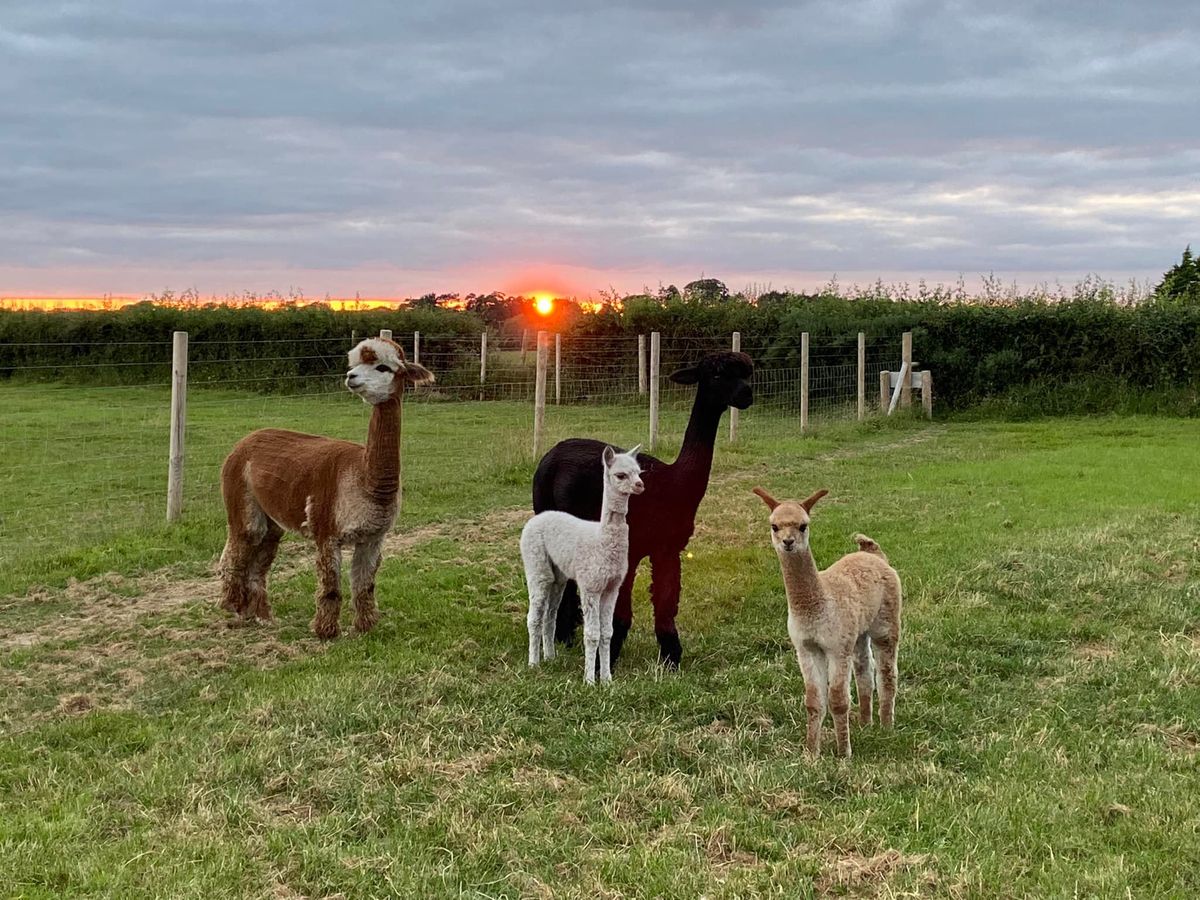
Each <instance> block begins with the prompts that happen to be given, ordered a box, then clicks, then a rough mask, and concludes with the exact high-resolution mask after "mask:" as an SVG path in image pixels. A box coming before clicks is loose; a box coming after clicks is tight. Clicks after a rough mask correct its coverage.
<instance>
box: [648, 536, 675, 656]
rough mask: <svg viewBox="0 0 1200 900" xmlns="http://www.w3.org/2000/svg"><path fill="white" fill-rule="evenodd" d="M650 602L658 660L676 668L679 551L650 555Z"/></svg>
mask: <svg viewBox="0 0 1200 900" xmlns="http://www.w3.org/2000/svg"><path fill="white" fill-rule="evenodd" d="M650 566H651V581H650V602H651V604H653V606H654V636H655V637H656V638H658V661H659V662H660V663H662V665H663V666H664V667H666V668H668V669H678V668H679V663H680V662H681V661H682V659H683V647H682V646H681V645H680V643H679V633H678V632H677V631H676V630H675V616H676V614H677V613H678V612H679V591H680V575H681V572H680V568H679V554H678V553H676V552H673V551H668V552H666V553H660V554H657V555H652V556H651V557H650Z"/></svg>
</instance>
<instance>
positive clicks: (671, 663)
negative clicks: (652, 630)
mask: <svg viewBox="0 0 1200 900" xmlns="http://www.w3.org/2000/svg"><path fill="white" fill-rule="evenodd" d="M655 637H657V638H658V662H659V664H660V665H661V666H662V667H663V668H664V669H667V670H669V671H672V672H674V671H676V670H678V669H679V664H680V663H681V662H682V661H683V646H682V645H681V644H680V643H679V635H678V634H675V633H674V632H669V633H668V632H663V633H660V634H656V635H655Z"/></svg>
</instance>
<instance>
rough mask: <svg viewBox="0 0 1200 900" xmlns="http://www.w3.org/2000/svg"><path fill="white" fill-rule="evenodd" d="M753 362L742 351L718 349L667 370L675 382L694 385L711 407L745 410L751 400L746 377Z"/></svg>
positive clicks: (749, 377)
mask: <svg viewBox="0 0 1200 900" xmlns="http://www.w3.org/2000/svg"><path fill="white" fill-rule="evenodd" d="M753 375H754V362H753V361H752V360H751V359H750V357H749V356H747V355H746V354H745V353H740V352H735V351H732V350H722V351H720V352H719V353H709V354H707V355H706V356H705V357H704V358H702V359H701V360H700V362H698V363H696V365H694V366H689V367H687V368H685V369H679V370H678V371H675V372H672V373H671V380H672V381H673V382H675V383H676V384H696V385H699V388H698V391H699V394H700V396H701V397H703V398H705V399H706V400H708V401H709V402H711V404H712V405H713V406H714V407H715V408H720V409H724V408H725V407H727V406H732V407H734V408H735V409H745V408H746V407H748V406H749V405H750V404H751V403H753V402H754V388H752V387H751V386H750V379H751V378H752V377H753Z"/></svg>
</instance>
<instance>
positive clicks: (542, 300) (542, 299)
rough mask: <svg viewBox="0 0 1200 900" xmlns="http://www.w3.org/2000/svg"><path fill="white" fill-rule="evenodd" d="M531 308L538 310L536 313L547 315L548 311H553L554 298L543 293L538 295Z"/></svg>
mask: <svg viewBox="0 0 1200 900" xmlns="http://www.w3.org/2000/svg"><path fill="white" fill-rule="evenodd" d="M533 308H534V309H536V310H537V311H538V315H541V316H548V315H550V313H552V312H554V298H553V297H548V296H546V295H544V294H542V295H539V296H538V297H537V298H536V299H535V300H534V301H533Z"/></svg>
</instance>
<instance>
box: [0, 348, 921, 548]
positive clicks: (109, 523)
mask: <svg viewBox="0 0 1200 900" xmlns="http://www.w3.org/2000/svg"><path fill="white" fill-rule="evenodd" d="M533 337H534V336H533V335H530V336H529V338H530V339H531V340H527V341H524V342H523V341H522V340H521V335H520V334H511V333H492V334H487V333H483V334H465V335H464V334H451V335H427V334H420V335H419V336H418V335H417V334H416V333H402V334H399V335H397V336H396V338H395V339H396V340H397V342H398V343H401V345H404V344H407V343H408V341H409V339H411V340H412V341H413V343H412V344H411V345H409V346H412V347H413V351H414V353H413V355H414V357H415V356H416V354H417V353H418V352H419V353H420V358H421V363H422V364H423V365H425V366H426V367H428V368H429V369H430V370H432V371H433V372H434V373H435V375H436V376H437V382H436V383H435V384H433V385H430V386H428V387H422V389H421V390H420V391H416V392H411V393H410V394H409V395H408V397H407V401H410V402H411V405H410V404H407V403H406V409H407V410H409V412H408V413H406V420H405V434H404V441H405V448H406V451H405V452H414V451H412V450H410V448H414V447H419V448H421V450H420V451H416V452H422V453H428V452H432V453H437V454H440V455H441V456H442V457H443V458H445V457H446V456H450V457H452V460H453V463H454V465H456V466H460V468H461V470H462V471H481V470H483V471H493V470H496V471H507V470H506V468H505V467H511V466H512V465H515V464H527V462H528V460H529V456H530V449H531V445H532V447H533V454H534V456H535V457H536V455H537V454H538V453H541V452H544V451H545V449H546V448H547V447H548V446H550V445H551V444H552V443H553V442H554V441H555V440H558V439H560V438H561V437H566V436H568V435H570V434H572V433H589V434H596V435H597V436H604V437H607V438H609V439H611V440H614V441H616V440H620V441H623V442H625V444H626V445H627V446H628V445H630V444H633V443H637V442H638V441H639V440H643V439H645V436H646V434H647V432H646V428H647V424H649V435H648V442H647V448H648V449H656V450H657V449H660V448H661V447H662V445H663V444H667V445H670V444H671V443H672V442H674V441H676V440H678V439H679V437H680V436H681V435H682V433H683V429H684V426H685V424H686V421H687V417H688V414H689V410H690V409H691V406H692V402H693V400H694V397H695V392H696V391H695V387H694V386H683V385H678V384H675V383H674V382H672V381H671V380H670V377H669V376H670V374H671V373H672V372H673V371H675V370H676V369H677V368H680V367H682V366H685V365H689V364H692V363H694V362H695V361H696V360H697V359H698V358H699V357H700V356H701V355H702V354H704V353H706V352H709V351H715V350H728V349H730V348H731V347H733V348H739V347H740V349H741V350H742V352H745V353H747V354H749V355H750V356H751V358H752V359H753V360H754V361H755V375H754V379H753V386H754V392H755V402H754V404H753V405H752V406H751V407H750V408H749V409H747V410H745V411H737V410H731V411H730V412H731V414H730V431H729V440H730V441H735V442H741V441H754V440H761V439H763V438H764V437H768V438H769V437H772V436H774V435H787V434H799V433H803V432H806V431H808V430H810V427H811V425H812V424H813V423H816V422H829V421H835V420H841V421H847V422H853V421H855V420H862V419H863V418H865V417H867V416H868V415H874V414H875V413H874V412H873V410H874V408H875V405H874V404H873V403H872V404H871V405H870V408H869V409H868V405H867V403H866V398H867V392H868V390H874V388H873V387H871V385H873V384H875V382H876V381H877V380H878V382H879V384H880V398H881V401H880V407H881V411H883V412H886V410H887V408H888V405H889V403H890V400H891V387H892V385H896V386H897V387H899V384H898V379H896V378H895V376H896V374H897V370H901V369H902V364H903V362H904V358H905V356H906V355H907V354H911V349H910V347H911V344H910V342H909V341H906V340H904V339H902V336H901V335H898V334H897V335H894V336H892V337H889V338H877V339H871V340H867V339H866V337H865V335H862V334H857V335H850V336H837V337H834V338H822V337H813V338H811V339H810V336H809V335H807V334H806V335H804V336H803V337H802V339H801V341H800V342H799V343H798V344H787V345H782V344H779V343H777V342H776V343H767V342H765V341H763V340H762V339H758V340H743V339H742V336H741V335H734V334H732V333H731V334H726V335H724V336H721V335H707V336H696V335H670V334H661V333H651V334H649V335H621V336H616V337H602V336H591V335H583V336H572V335H570V334H555V336H554V349H555V357H554V399H553V405H552V407H551V411H549V412H548V411H547V410H546V405H547V401H548V400H549V391H548V387H549V385H548V384H547V383H546V381H547V380H548V377H549V364H548V358H547V357H548V341H549V334H548V333H545V332H543V333H540V334H538V335H537V339H536V342H534V341H533V340H532V338H533ZM522 343H524V344H525V348H524V349H523V348H522ZM64 346H69V344H68V342H46V343H43V344H38V343H28V344H26V345H24V346H22V347H21V348H20V352H19V354H18V355H14V356H10V357H9V359H10V360H13V361H15V362H16V363H23V364H15V365H11V366H4V367H2V368H0V372H2V373H3V375H0V391H3V392H5V393H4V394H3V397H4V400H5V403H6V419H5V422H4V427H3V430H2V431H0V454H3V458H4V460H5V462H4V463H3V464H0V470H2V473H0V474H2V477H0V564H4V561H5V558H6V557H9V555H10V553H11V552H32V550H33V549H34V548H37V547H38V546H39V545H38V540H39V533H40V532H42V531H43V530H44V531H45V532H47V533H48V532H50V531H51V530H52V529H51V528H50V527H49V524H48V523H50V522H52V521H59V520H60V519H61V517H62V516H63V515H66V516H67V517H68V518H69V519H70V521H71V522H72V523H76V522H78V523H80V528H85V529H88V533H91V531H92V530H96V529H100V530H101V531H102V530H103V529H104V528H114V529H115V528H118V527H123V526H125V525H127V524H139V525H140V524H150V523H152V522H153V521H154V520H156V519H157V520H158V521H161V516H162V512H161V510H162V506H160V505H158V504H160V503H161V502H162V500H163V498H164V497H165V498H166V500H167V504H166V505H167V517H168V519H169V520H170V521H177V520H179V519H181V518H182V519H188V518H189V517H191V516H193V515H196V514H199V513H202V512H203V513H206V514H207V513H209V512H213V511H215V509H218V508H219V505H220V492H219V484H218V477H217V474H218V472H219V470H220V465H221V460H222V459H223V458H224V456H225V454H226V453H228V451H229V449H230V448H231V447H232V446H233V444H234V443H235V442H236V441H237V440H238V439H239V438H240V437H242V436H243V435H244V434H245V433H247V432H248V431H250V430H253V429H254V428H256V427H264V426H271V427H292V428H296V429H297V430H301V431H318V432H320V433H323V434H329V435H331V436H336V437H341V438H347V439H350V440H354V441H361V440H362V439H363V437H364V435H365V434H366V418H367V416H369V408H368V407H366V406H365V405H362V404H354V403H346V402H345V400H346V392H345V390H344V388H343V386H342V384H341V381H342V378H343V376H344V371H345V364H346V359H345V350H346V348H347V342H346V340H345V339H343V338H337V337H333V338H297V339H295V340H292V341H282V340H279V341H277V340H250V341H243V340H210V341H190V340H188V339H187V336H181V337H178V338H173V339H172V341H160V342H122V343H115V344H112V345H104V347H103V350H104V352H106V353H111V356H112V358H111V359H109V360H106V361H103V362H96V361H95V358H94V356H93V357H92V358H91V359H88V360H83V359H79V360H75V359H73V358H72V357H71V355H70V354H65V353H63V351H62V348H63V347H64ZM314 346H316V347H328V348H329V352H328V353H325V352H322V351H321V350H317V352H315V353H314V352H304V351H305V350H308V349H310V348H313V347H314ZM535 347H536V349H537V353H536V355H535V354H532V353H530V354H528V358H527V361H526V362H525V363H522V362H521V358H522V355H523V354H524V353H525V352H526V351H527V350H532V349H534V348H535ZM92 349H93V350H94V351H98V350H99V349H100V347H99V346H96V347H93V348H92ZM146 356H149V357H151V359H148V360H141V359H138V357H146ZM131 357H133V358H132V359H131ZM106 367H108V371H105V369H106ZM155 367H159V368H155ZM264 371H268V372H274V374H271V375H263V374H262V373H263V372H264ZM22 373H27V374H26V375H24V376H23V375H22ZM130 377H133V378H137V379H142V378H144V379H148V383H146V382H143V381H140V380H139V381H136V382H134V383H122V382H127V380H128V379H129V378H130ZM911 377H912V378H913V379H914V380H913V381H912V385H914V386H917V387H918V388H919V389H920V393H921V405H922V407H923V408H924V411H925V412H926V414H927V415H928V414H930V413H931V409H932V407H931V403H932V381H933V379H932V375H929V374H928V373H922V372H920V371H915V372H913V374H912V376H911ZM49 378H53V379H54V380H55V381H56V383H59V382H61V383H62V385H63V387H69V386H70V385H71V384H81V385H85V386H86V388H85V390H86V394H84V395H81V398H82V399H80V400H79V401H77V402H76V403H75V405H74V406H72V407H70V408H71V409H76V410H77V412H75V413H71V414H65V415H67V416H69V415H76V416H78V418H79V420H78V421H70V420H69V418H68V419H67V420H64V421H63V422H51V423H49V426H48V425H47V423H46V421H45V419H44V418H38V417H36V416H32V415H29V416H26V417H24V418H23V417H22V411H21V409H20V403H19V402H18V403H17V404H16V407H14V405H13V404H12V403H11V402H9V398H10V397H11V398H14V399H18V400H24V399H25V398H26V397H28V398H30V403H29V409H33V408H34V407H35V405H36V401H34V400H33V398H34V397H36V396H40V395H38V394H36V393H35V392H34V391H32V390H31V391H29V392H27V393H26V392H23V390H22V388H21V387H20V385H21V384H22V383H23V382H26V381H32V382H38V381H45V380H47V379H49ZM922 379H923V380H922ZM97 381H100V382H108V381H112V382H114V383H111V384H110V383H96V382H97ZM911 389H912V388H911V387H910V392H911ZM96 392H100V393H96ZM54 394H55V396H61V397H66V398H69V397H71V396H72V394H71V392H70V391H69V390H66V391H64V392H63V393H59V389H58V388H57V387H56V388H55V390H54ZM539 394H540V400H541V403H540V404H539V403H538V402H537V401H538V400H539ZM98 397H102V398H103V399H100V400H98V399H96V398H98ZM914 399H915V398H914ZM530 405H533V406H534V407H535V409H534V420H535V421H534V423H533V425H534V434H533V435H532V437H533V441H530V437H531V435H530V432H529V428H530V422H529V407H530ZM414 407H416V408H424V409H426V410H428V411H427V412H422V413H419V414H418V413H413V412H412V410H413V409H414ZM448 417H449V418H448ZM648 419H649V422H647V420H648ZM314 422H316V423H317V424H314ZM447 422H452V423H453V428H454V429H455V431H454V433H455V439H454V440H453V441H447V440H446V439H445V433H444V431H443V432H441V433H439V431H438V429H439V428H445V427H450V426H448V425H446V424H445V423H447ZM439 423H441V424H439ZM570 423H576V424H574V425H572V424H570ZM565 429H574V430H573V431H572V430H565ZM464 430H465V432H467V433H466V434H465V436H462V437H460V432H461V431H464ZM79 434H85V435H86V436H87V438H88V443H87V448H88V455H85V456H82V457H81V456H80V454H79V452H78V449H79V444H78V442H77V440H76V438H77V437H78V435H79ZM163 455H166V456H167V460H166V465H165V466H164V465H163V460H162V456H163ZM69 467H72V468H69ZM39 470H43V472H44V475H43V477H39ZM76 471H79V472H83V471H86V472H87V474H88V481H87V483H88V484H89V486H90V490H91V491H92V492H96V491H102V492H103V496H102V497H100V498H96V497H92V498H86V499H85V498H80V497H78V496H76V495H73V494H71V493H70V492H69V491H67V490H65V489H63V487H62V484H63V482H64V479H65V480H67V481H69V480H71V479H73V478H74V477H76V475H75V472H76ZM51 472H53V473H54V474H53V475H51V474H50V473H51ZM418 477H419V476H418ZM56 491H57V492H58V494H59V495H58V497H57V499H56V497H55V492H56ZM156 498H157V502H153V501H155V499H156ZM44 543H45V544H46V545H48V544H49V543H50V541H49V540H48V539H47V540H45V541H44ZM13 546H16V547H17V551H12V550H10V549H5V548H6V547H13Z"/></svg>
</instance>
